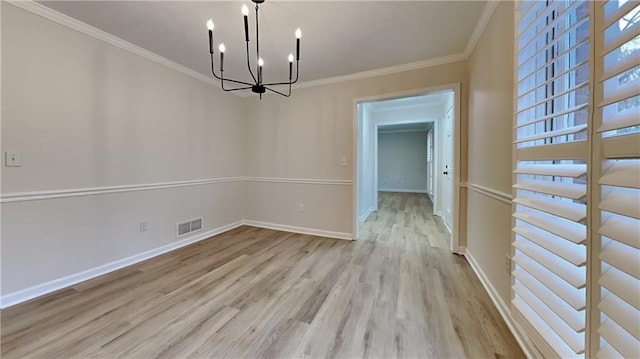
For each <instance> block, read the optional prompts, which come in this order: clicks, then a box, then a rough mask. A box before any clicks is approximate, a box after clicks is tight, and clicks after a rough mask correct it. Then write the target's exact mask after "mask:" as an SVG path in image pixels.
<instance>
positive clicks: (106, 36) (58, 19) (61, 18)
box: [3, 0, 220, 88]
mask: <svg viewBox="0 0 640 359" xmlns="http://www.w3.org/2000/svg"><path fill="white" fill-rule="evenodd" d="M3 2H6V3H7V4H11V5H13V6H15V7H18V8H20V9H22V10H26V11H29V12H31V13H33V14H36V15H39V16H41V17H43V18H45V19H47V20H51V21H53V22H55V23H57V24H60V25H63V26H66V27H68V28H70V29H73V30H76V31H78V32H80V33H83V34H85V35H88V36H91V37H93V38H95V39H97V40H100V41H103V42H106V43H107V44H110V45H113V46H115V47H117V48H120V49H122V50H125V51H129V52H131V53H133V54H136V55H138V56H141V57H143V58H145V59H147V60H151V61H153V62H155V63H158V64H160V65H163V66H166V67H168V68H169V69H171V70H175V71H177V72H180V73H182V74H184V75H187V76H189V77H192V78H194V79H196V80H200V81H202V82H205V83H207V84H209V85H211V86H214V87H217V88H220V84H219V83H218V81H216V80H215V79H213V78H212V77H209V76H206V75H203V74H201V73H199V72H197V71H194V70H192V69H190V68H188V67H186V66H182V65H180V64H178V63H176V62H173V61H171V60H169V59H167V58H166V57H163V56H160V55H158V54H156V53H154V52H151V51H149V50H146V49H144V48H142V47H140V46H138V45H134V44H132V43H130V42H128V41H125V40H123V39H121V38H119V37H117V36H115V35H112V34H110V33H108V32H105V31H102V30H100V29H98V28H96V27H93V26H91V25H89V24H87V23H84V22H82V21H80V20H78V19H75V18H72V17H70V16H68V15H65V14H63V13H61V12H58V11H55V10H53V9H51V8H49V7H46V6H44V5H41V4H39V3H37V2H35V1H33V0H17V1H16V0H3Z"/></svg>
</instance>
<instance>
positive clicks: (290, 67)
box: [289, 54, 293, 82]
mask: <svg viewBox="0 0 640 359" xmlns="http://www.w3.org/2000/svg"><path fill="white" fill-rule="evenodd" d="M292 75H293V54H289V82H291V76H292Z"/></svg>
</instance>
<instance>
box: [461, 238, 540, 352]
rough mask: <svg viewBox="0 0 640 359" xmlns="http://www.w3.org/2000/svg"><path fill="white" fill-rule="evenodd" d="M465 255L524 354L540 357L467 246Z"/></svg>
mask: <svg viewBox="0 0 640 359" xmlns="http://www.w3.org/2000/svg"><path fill="white" fill-rule="evenodd" d="M464 256H465V258H466V259H467V262H469V264H470V265H471V268H472V269H473V271H474V272H475V273H476V276H478V279H480V283H482V286H483V287H484V289H485V290H486V291H487V294H489V298H491V301H492V302H493V305H495V306H496V308H497V309H498V313H500V316H502V319H504V321H505V323H507V327H509V330H510V331H511V334H513V337H514V338H515V339H516V341H517V342H518V345H520V348H521V349H522V351H523V352H524V355H526V356H527V358H529V359H533V358H538V357H539V355H537V354H536V353H537V350H535V349H534V346H533V344H532V343H531V340H529V338H528V337H527V335H526V334H525V333H524V331H523V330H521V329H520V327H519V326H518V324H517V323H516V322H515V321H514V320H513V317H512V316H511V310H510V309H509V306H507V304H506V303H505V302H504V301H503V300H502V297H500V294H498V291H497V290H496V288H495V287H494V286H493V285H492V284H491V282H490V281H489V278H487V276H486V275H485V274H484V272H483V271H482V268H481V267H480V265H479V264H478V262H476V260H475V259H474V258H473V255H472V254H471V252H469V249H467V248H465V250H464Z"/></svg>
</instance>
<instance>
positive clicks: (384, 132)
mask: <svg viewBox="0 0 640 359" xmlns="http://www.w3.org/2000/svg"><path fill="white" fill-rule="evenodd" d="M427 123H429V122H427ZM383 126H388V125H383ZM377 127H378V128H379V127H380V126H379V125H378V126H377ZM407 132H429V130H428V129H413V130H380V129H378V134H387V133H407Z"/></svg>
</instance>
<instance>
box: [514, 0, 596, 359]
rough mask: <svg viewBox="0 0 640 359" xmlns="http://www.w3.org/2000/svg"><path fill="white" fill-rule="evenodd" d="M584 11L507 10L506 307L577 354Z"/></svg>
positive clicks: (585, 98) (585, 120)
mask: <svg viewBox="0 0 640 359" xmlns="http://www.w3.org/2000/svg"><path fill="white" fill-rule="evenodd" d="M589 12H590V11H589V3H588V2H586V1H546V2H545V1H536V2H523V3H521V5H520V6H519V7H518V8H517V10H516V31H517V39H516V49H517V50H516V69H517V71H516V85H515V92H516V94H515V97H516V98H515V105H516V110H515V114H514V130H513V133H514V138H513V143H514V151H515V156H516V168H515V169H514V171H513V173H514V175H515V176H514V184H513V188H514V192H515V195H514V199H513V204H514V214H513V217H514V228H513V233H514V241H513V248H514V252H515V255H514V257H513V260H514V263H515V265H514V270H513V277H514V282H513V292H514V297H513V301H512V309H513V310H516V311H518V313H519V314H520V315H519V316H516V318H519V320H526V321H527V322H528V323H527V324H528V325H526V326H525V325H523V327H526V328H534V330H536V331H537V332H538V333H537V334H538V335H536V336H532V338H539V337H541V338H543V339H544V340H545V341H546V343H544V344H545V345H546V346H549V347H551V348H552V349H553V350H554V351H555V353H556V354H557V355H558V356H560V357H572V358H574V357H582V356H584V354H585V350H586V345H585V329H586V324H585V323H586V316H585V312H586V310H585V307H586V289H585V287H586V285H587V276H586V265H587V254H586V238H587V235H586V233H587V231H586V225H585V223H586V219H587V205H586V198H587V178H586V175H587V159H588V147H587V146H586V140H587V131H588V124H589V122H590V121H589V94H590V91H591V84H592V79H591V75H590V72H591V69H590V66H591V64H590V63H589V59H590V53H589V51H590V46H591V45H590V44H591V39H590V31H589V29H590V14H589Z"/></svg>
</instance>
